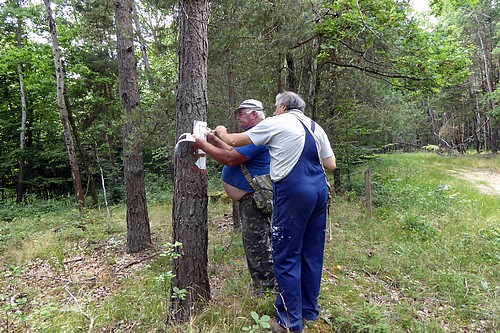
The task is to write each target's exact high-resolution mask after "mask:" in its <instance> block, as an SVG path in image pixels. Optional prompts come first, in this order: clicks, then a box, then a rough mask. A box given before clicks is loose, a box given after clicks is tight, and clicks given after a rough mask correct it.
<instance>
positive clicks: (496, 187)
mask: <svg viewBox="0 0 500 333" xmlns="http://www.w3.org/2000/svg"><path fill="white" fill-rule="evenodd" d="M449 172H450V173H451V174H452V175H455V176H456V177H459V178H462V179H465V180H468V181H470V182H472V183H473V184H474V185H475V186H476V187H477V188H478V189H479V190H480V191H481V192H483V193H486V194H497V195H500V172H495V171H491V170H479V169H475V170H464V169H459V170H449Z"/></svg>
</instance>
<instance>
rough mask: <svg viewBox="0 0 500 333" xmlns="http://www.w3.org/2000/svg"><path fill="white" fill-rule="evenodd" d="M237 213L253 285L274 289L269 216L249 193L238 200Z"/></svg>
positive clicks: (258, 287) (256, 287)
mask: <svg viewBox="0 0 500 333" xmlns="http://www.w3.org/2000/svg"><path fill="white" fill-rule="evenodd" d="M239 213H240V220H241V233H242V238H243V248H244V249H245V255H246V258H247V265H248V270H249V271H250V277H251V278H252V281H253V285H254V287H255V289H257V290H265V289H274V288H275V280H274V269H273V256H272V245H271V216H269V215H267V214H264V213H263V212H262V210H260V209H259V208H257V205H256V204H255V201H254V200H253V197H252V196H251V195H246V196H245V197H243V198H242V199H241V200H240V204H239Z"/></svg>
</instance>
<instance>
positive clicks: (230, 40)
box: [0, 0, 500, 205]
mask: <svg viewBox="0 0 500 333" xmlns="http://www.w3.org/2000/svg"><path fill="white" fill-rule="evenodd" d="M46 4H47V3H46V2H45V3H32V2H28V1H24V0H7V1H3V2H1V4H0V17H1V20H0V27H1V29H2V34H1V35H0V45H2V52H0V92H1V93H0V140H1V145H0V154H1V159H0V188H2V189H3V193H4V197H7V196H10V197H15V198H16V201H17V202H19V203H21V202H24V201H26V200H28V199H29V198H30V197H31V196H35V197H37V198H42V199H47V198H56V197H59V196H62V195H67V194H68V193H74V191H75V186H74V184H75V181H78V180H75V172H76V170H78V172H79V173H81V180H80V183H81V185H80V187H81V197H79V199H78V200H80V201H81V200H84V203H86V204H87V205H97V203H98V200H99V195H102V192H103V186H105V187H106V190H107V191H106V192H107V195H108V199H109V200H110V202H118V201H122V200H124V198H125V193H126V191H125V187H124V183H125V179H126V176H125V172H126V170H124V156H127V155H125V154H124V149H127V148H126V147H127V145H126V143H127V139H126V137H127V135H128V136H129V138H132V139H139V138H138V137H140V144H141V147H139V148H140V151H141V152H140V154H141V155H142V157H143V159H144V169H145V172H146V175H147V174H155V175H158V176H161V177H164V178H165V179H167V180H169V181H171V180H172V179H173V178H172V177H173V174H172V171H173V170H174V158H173V147H174V145H175V140H176V109H177V106H176V87H177V83H178V75H177V74H178V73H177V71H178V64H179V53H178V50H179V45H178V44H179V13H180V10H181V8H180V4H179V3H178V2H177V1H171V0H168V1H162V2H156V1H149V0H147V1H135V2H133V8H132V9H131V10H132V12H131V14H132V16H131V24H132V25H133V31H132V32H131V34H133V36H131V38H132V39H133V51H134V53H135V57H136V59H137V75H138V77H137V79H138V82H137V84H138V93H139V96H138V98H139V100H140V110H141V116H140V125H137V126H135V125H134V126H135V127H137V128H138V129H139V130H137V131H133V132H130V131H129V132H126V133H124V121H126V120H127V119H126V113H125V112H124V108H123V105H122V100H121V96H120V94H119V74H118V72H119V71H118V55H117V31H116V24H115V2H112V1H107V0H97V1H92V2H88V1H82V0H73V1H70V2H67V1H59V0H55V1H53V2H52V3H51V4H50V6H51V7H50V8H51V9H52V10H53V14H52V15H53V16H52V17H51V16H49V15H48V14H47V6H46ZM208 10H209V22H208V32H207V33H208V67H207V68H208V73H207V80H208V84H207V92H206V93H207V99H208V114H207V120H208V123H209V126H215V125H217V124H226V125H229V126H233V127H232V128H233V129H234V130H236V126H235V124H234V123H233V119H232V110H233V109H234V107H235V106H236V105H237V104H238V103H239V102H240V101H241V100H243V99H246V98H256V99H260V100H262V101H263V102H264V105H265V111H267V114H268V115H271V110H272V106H273V104H274V100H273V98H274V96H275V95H276V93H277V92H279V91H283V90H293V91H296V92H298V93H299V94H301V95H302V96H303V97H304V99H305V100H306V101H307V110H306V111H307V112H308V113H309V115H311V116H312V117H313V118H315V119H317V121H318V122H320V123H321V124H322V125H324V128H325V129H326V130H327V132H328V134H329V136H330V138H331V141H332V144H333V145H334V150H335V152H336V154H337V156H338V159H339V174H337V177H338V178H339V180H340V179H342V177H344V176H345V177H347V176H348V173H349V170H350V168H351V166H352V165H354V164H356V163H358V162H359V161H361V160H362V158H363V156H365V155H366V154H369V153H370V151H373V150H374V149H380V148H381V147H384V146H386V145H388V144H396V143H400V142H403V143H406V144H408V145H418V146H427V145H434V146H438V147H440V148H441V149H443V150H447V151H450V152H451V151H454V152H459V153H464V152H465V151H466V150H468V149H474V150H476V151H477V152H484V153H497V152H498V145H499V142H500V139H499V126H500V123H499V117H500V113H499V106H498V105H499V100H500V92H499V91H500V90H499V89H498V85H499V73H500V71H499V67H500V61H499V57H500V51H499V44H498V43H499V38H500V33H499V28H498V27H499V17H500V15H499V8H498V4H497V3H496V1H492V0H467V1H455V0H441V1H438V0H435V1H431V10H432V14H433V15H434V17H435V19H436V22H435V23H434V21H432V22H431V20H429V18H428V17H425V16H423V15H422V14H418V13H415V12H413V11H412V9H411V7H410V6H409V4H408V3H407V2H406V1H395V0H366V1H348V0H339V1H334V2H332V1H320V0H313V1H311V0H299V1H297V0H293V1H292V0H273V1H256V0H249V1H244V2H242V1H230V0H220V1H212V2H210V3H209V5H208ZM51 20H53V23H51ZM53 27H57V42H58V45H57V46H54V44H53V38H52V37H51V33H52V30H51V29H52V28H53ZM54 51H57V52H59V61H60V65H59V66H58V65H57V63H55V61H54V58H55V57H54ZM55 64H56V66H54V65H55ZM56 74H57V75H58V76H57V77H56ZM61 83H63V85H60V84H61ZM63 106H64V108H63ZM61 110H63V112H61ZM61 120H62V121H61ZM134 126H132V127H130V128H135V127H134ZM127 133H128V134H127ZM69 143H71V145H72V147H73V148H72V150H71V149H68V144H69ZM146 178H147V177H146ZM77 192H78V191H77ZM76 194H77V193H75V194H74V195H76Z"/></svg>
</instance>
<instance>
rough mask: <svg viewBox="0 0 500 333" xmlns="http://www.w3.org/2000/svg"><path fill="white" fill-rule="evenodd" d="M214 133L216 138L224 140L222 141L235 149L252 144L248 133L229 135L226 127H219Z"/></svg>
mask: <svg viewBox="0 0 500 333" xmlns="http://www.w3.org/2000/svg"><path fill="white" fill-rule="evenodd" d="M214 132H215V135H216V136H218V137H219V138H221V139H222V141H224V142H226V143H227V144H228V145H231V146H233V147H241V146H246V145H249V144H251V143H252V141H251V140H250V138H249V137H248V135H246V133H244V132H243V133H231V134H229V133H227V128H225V127H224V126H220V125H219V126H217V127H216V128H215V131H214Z"/></svg>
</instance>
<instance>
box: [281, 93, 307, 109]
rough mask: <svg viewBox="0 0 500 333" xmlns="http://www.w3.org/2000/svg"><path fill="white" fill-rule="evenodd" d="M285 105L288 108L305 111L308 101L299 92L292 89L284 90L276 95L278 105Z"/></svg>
mask: <svg viewBox="0 0 500 333" xmlns="http://www.w3.org/2000/svg"><path fill="white" fill-rule="evenodd" d="M278 105H284V106H285V107H286V109H287V110H291V109H297V110H300V111H302V112H304V110H305V108H306V102H304V100H303V99H302V97H300V96H299V95H298V94H296V93H294V92H291V91H284V92H282V93H279V94H278V95H276V106H278Z"/></svg>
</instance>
